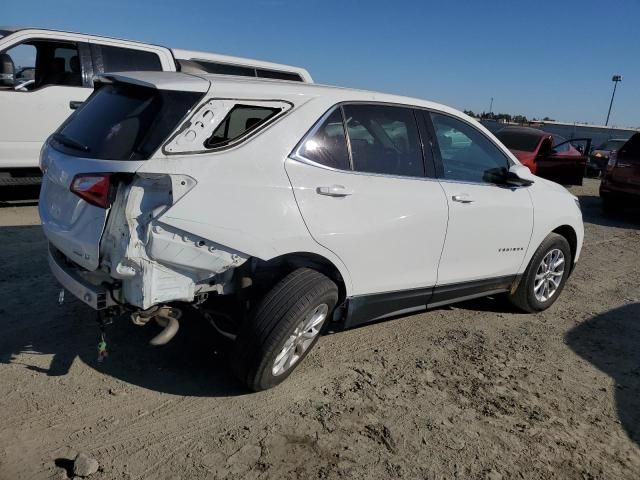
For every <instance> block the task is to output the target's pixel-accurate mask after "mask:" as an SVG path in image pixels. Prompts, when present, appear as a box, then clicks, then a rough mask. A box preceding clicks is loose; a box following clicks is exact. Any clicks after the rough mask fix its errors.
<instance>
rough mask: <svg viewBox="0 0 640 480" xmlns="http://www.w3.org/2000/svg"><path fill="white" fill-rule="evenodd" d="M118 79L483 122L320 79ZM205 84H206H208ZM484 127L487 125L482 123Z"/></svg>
mask: <svg viewBox="0 0 640 480" xmlns="http://www.w3.org/2000/svg"><path fill="white" fill-rule="evenodd" d="M106 76H107V77H113V78H115V79H117V80H119V81H123V82H128V83H134V84H138V85H144V86H147V87H152V88H158V89H161V90H186V91H201V92H205V91H207V90H208V88H209V85H210V86H211V87H210V88H211V89H212V91H213V92H214V93H215V96H219V97H223V98H262V99H265V98H269V99H278V100H289V101H291V102H292V103H294V104H295V103H303V102H305V101H308V100H310V99H312V98H317V97H323V98H325V99H326V101H327V102H328V103H332V104H334V103H339V102H348V101H368V102H387V103H394V104H401V105H409V106H416V107H424V108H432V109H435V110H440V111H443V112H447V113H451V114H453V115H456V116H459V117H464V118H465V119H467V120H468V121H470V122H472V123H474V124H477V125H480V123H479V122H478V121H477V120H475V119H473V118H471V117H468V116H467V115H465V114H463V113H462V112H460V111H458V110H455V109H453V108H451V107H447V106H446V105H441V104H438V103H435V102H430V101H428V100H422V99H419V98H411V97H404V96H400V95H392V94H388V93H380V92H373V91H368V90H357V89H352V88H344V87H337V86H331V85H320V84H317V83H304V82H290V81H283V80H270V79H262V78H254V77H234V76H230V75H215V74H185V73H177V72H125V73H117V74H108V75H106ZM205 85H206V86H207V87H205ZM482 128H483V130H484V127H482Z"/></svg>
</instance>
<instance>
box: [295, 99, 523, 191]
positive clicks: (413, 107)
mask: <svg viewBox="0 0 640 480" xmlns="http://www.w3.org/2000/svg"><path fill="white" fill-rule="evenodd" d="M345 105H382V106H390V107H402V108H409V109H411V110H421V111H423V112H427V113H428V114H429V113H437V114H440V115H446V116H448V117H451V118H454V119H456V120H458V121H460V122H462V123H464V124H466V125H468V126H469V127H471V128H473V129H474V130H476V131H477V132H478V133H479V134H480V135H482V136H483V137H484V138H485V139H486V140H487V141H489V142H490V143H491V144H493V145H494V146H495V147H496V148H497V149H498V151H499V152H500V153H501V154H502V155H503V156H504V157H505V158H506V160H507V163H508V164H509V166H510V167H511V166H513V165H514V163H513V161H512V159H511V158H510V157H509V156H508V155H507V154H505V153H504V152H503V151H502V148H500V146H498V145H497V144H496V142H494V141H493V140H492V139H491V138H489V137H488V136H487V135H486V134H485V133H484V132H483V131H482V130H480V129H479V128H478V127H477V126H475V125H473V123H471V122H469V121H468V120H466V119H464V118H461V117H459V116H457V115H453V114H450V113H447V112H444V111H442V110H436V109H434V108H429V107H422V106H418V105H410V104H405V103H393V102H376V101H368V100H347V101H343V102H338V103H336V104H335V105H333V106H331V107H330V108H329V109H328V110H327V111H326V112H325V113H324V114H322V116H321V117H320V118H319V119H318V120H317V121H316V122H315V124H314V125H313V127H311V129H309V131H307V133H305V134H304V135H303V136H302V139H301V140H300V141H299V142H298V144H297V145H296V146H295V147H294V149H293V150H292V152H291V153H290V154H289V155H288V158H290V159H292V160H295V161H297V162H301V163H305V164H307V165H310V166H312V167H318V168H324V169H325V170H330V171H333V172H339V173H351V174H356V175H367V176H374V177H387V178H396V179H404V180H407V179H415V180H432V181H433V180H435V181H439V182H446V183H460V184H466V185H488V186H495V187H500V188H513V187H512V186H509V187H505V186H503V185H499V184H497V183H489V182H471V181H463V180H453V179H448V178H438V177H437V176H434V177H429V176H428V175H427V172H426V170H425V173H424V176H421V177H416V176H411V175H392V174H388V173H373V172H361V171H358V170H354V168H353V156H352V154H351V142H350V141H349V133H348V130H347V128H346V118H345V115H344V110H343V107H344V106H345ZM337 109H340V111H341V115H342V123H343V128H344V134H345V140H346V143H347V152H348V154H349V164H350V165H351V170H343V169H340V168H333V167H329V166H327V165H324V164H322V163H318V162H314V161H313V160H310V159H308V158H306V157H305V156H304V155H302V154H301V153H300V150H301V149H302V146H303V145H304V143H305V141H306V140H307V139H309V138H310V137H312V136H314V135H315V134H316V132H317V131H318V130H319V129H320V127H321V126H322V125H323V124H324V122H325V120H326V119H327V118H329V117H330V116H331V114H333V112H334V111H336V110H337ZM429 121H431V118H429ZM416 127H417V125H416ZM427 140H428V142H429V143H433V139H431V138H429V139H427ZM435 146H437V148H438V150H439V149H440V146H439V145H438V144H437V143H436V144H435ZM432 148H433V146H432ZM438 154H440V152H439V151H438ZM423 160H424V156H423ZM440 161H442V160H440Z"/></svg>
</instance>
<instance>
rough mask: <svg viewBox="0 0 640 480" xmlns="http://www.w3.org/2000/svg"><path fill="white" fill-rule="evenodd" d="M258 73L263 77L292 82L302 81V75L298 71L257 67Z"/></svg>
mask: <svg viewBox="0 0 640 480" xmlns="http://www.w3.org/2000/svg"><path fill="white" fill-rule="evenodd" d="M256 75H257V76H258V77H261V78H274V79H276V80H290V81H292V82H302V77H301V76H300V75H298V74H297V73H291V72H282V71H280V70H265V69H262V68H257V69H256Z"/></svg>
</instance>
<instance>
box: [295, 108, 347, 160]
mask: <svg viewBox="0 0 640 480" xmlns="http://www.w3.org/2000/svg"><path fill="white" fill-rule="evenodd" d="M297 154H298V155H300V156H301V157H303V158H305V159H307V160H311V161H312V162H315V163H319V164H320V165H325V166H327V167H331V168H337V169H340V170H350V169H351V164H350V162H349V150H348V149H347V137H346V135H345V133H344V124H343V122H342V110H341V109H340V108H336V109H335V110H334V111H333V112H332V113H331V114H330V115H329V116H328V117H327V119H326V120H325V121H324V122H322V124H321V125H320V126H319V127H318V128H317V129H316V130H315V132H313V133H312V134H311V135H310V136H308V137H307V138H305V139H304V140H303V142H302V144H301V145H300V147H299V148H298V150H297Z"/></svg>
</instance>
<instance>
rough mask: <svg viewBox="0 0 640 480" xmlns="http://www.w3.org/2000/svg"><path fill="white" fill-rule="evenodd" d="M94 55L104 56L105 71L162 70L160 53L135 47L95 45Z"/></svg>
mask: <svg viewBox="0 0 640 480" xmlns="http://www.w3.org/2000/svg"><path fill="white" fill-rule="evenodd" d="M92 49H93V52H94V57H95V56H96V55H95V53H96V50H97V51H98V52H99V53H98V58H99V56H100V55H101V56H102V66H103V72H130V71H153V72H161V71H162V64H161V63H160V58H159V57H158V55H156V54H155V53H152V52H146V51H143V50H134V49H133V48H121V47H112V46H108V45H93V46H92Z"/></svg>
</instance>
